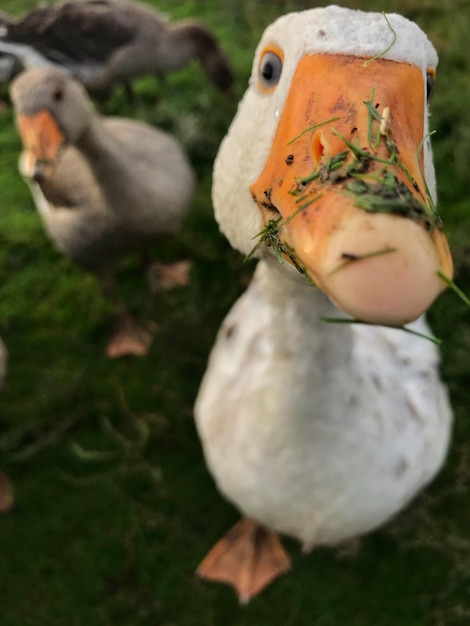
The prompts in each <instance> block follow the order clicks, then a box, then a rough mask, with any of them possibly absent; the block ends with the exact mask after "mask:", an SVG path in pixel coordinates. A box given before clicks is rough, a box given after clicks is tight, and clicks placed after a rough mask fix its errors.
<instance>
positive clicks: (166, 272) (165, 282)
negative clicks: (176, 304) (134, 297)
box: [149, 260, 192, 293]
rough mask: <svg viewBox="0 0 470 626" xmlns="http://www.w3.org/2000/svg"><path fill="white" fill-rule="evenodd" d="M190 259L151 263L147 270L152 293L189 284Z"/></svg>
mask: <svg viewBox="0 0 470 626" xmlns="http://www.w3.org/2000/svg"><path fill="white" fill-rule="evenodd" d="M191 267H192V263H191V261H184V260H183V261H176V262H175V263H169V264H166V263H153V265H152V267H151V268H150V271H149V287H150V291H152V293H155V292H156V291H160V290H163V291H169V290H170V289H175V288H176V287H186V285H188V284H189V272H190V271H191Z"/></svg>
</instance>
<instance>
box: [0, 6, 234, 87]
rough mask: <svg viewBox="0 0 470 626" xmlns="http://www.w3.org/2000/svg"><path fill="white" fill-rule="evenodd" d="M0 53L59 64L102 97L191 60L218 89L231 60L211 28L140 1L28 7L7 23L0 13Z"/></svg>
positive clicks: (227, 77) (225, 82)
mask: <svg viewBox="0 0 470 626" xmlns="http://www.w3.org/2000/svg"><path fill="white" fill-rule="evenodd" d="M2 23H3V28H2V31H3V32H0V51H2V52H4V53H10V54H12V55H16V56H17V57H18V58H19V59H20V60H21V62H22V63H23V65H24V66H25V67H36V66H43V65H60V66H62V67H64V68H66V69H67V70H69V71H70V72H71V73H72V75H73V76H74V77H75V78H76V79H77V80H79V81H80V82H82V83H83V84H84V85H85V87H86V88H87V89H88V90H89V91H91V92H94V93H97V94H103V95H106V94H109V93H110V91H111V90H112V89H113V88H114V87H115V86H116V85H118V84H126V85H129V84H130V83H131V82H132V81H133V80H135V79H137V78H139V77H142V76H148V75H153V76H163V75H165V74H167V73H168V72H172V71H175V70H178V69H181V68H183V67H185V66H186V65H187V64H188V63H189V62H190V61H192V60H198V61H199V62H200V63H201V66H202V68H203V70H204V72H205V73H206V75H207V76H208V78H209V79H210V80H211V81H212V82H213V83H214V84H215V85H216V86H217V88H219V89H220V90H222V91H226V90H228V89H229V88H230V86H231V84H232V82H233V75H232V70H231V67H230V64H229V62H228V60H227V58H226V56H225V55H224V53H223V52H222V50H221V48H220V46H219V44H218V42H217V41H216V39H215V37H214V36H213V35H212V33H211V32H210V31H209V30H208V29H207V28H206V27H205V26H203V25H202V24H201V23H199V22H197V21H196V20H186V21H183V20H182V21H179V22H175V23H171V22H168V21H167V20H166V19H165V18H164V17H163V16H162V15H160V14H158V13H157V12H155V11H153V10H152V9H151V8H150V7H147V6H145V5H144V4H139V3H134V2H132V3H131V2H126V1H125V0H83V1H82V0H78V1H74V2H65V3H58V4H54V5H51V6H47V7H42V8H38V9H34V10H33V11H31V12H30V13H28V14H26V15H25V16H23V17H22V18H20V19H18V20H16V21H14V20H12V19H10V18H8V16H4V17H3V20H2V19H1V17H0V24H2Z"/></svg>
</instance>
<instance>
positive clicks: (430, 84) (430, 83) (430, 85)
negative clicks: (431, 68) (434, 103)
mask: <svg viewBox="0 0 470 626" xmlns="http://www.w3.org/2000/svg"><path fill="white" fill-rule="evenodd" d="M433 93H434V74H432V73H431V72H428V73H427V74H426V102H429V101H430V100H431V98H432V96H433Z"/></svg>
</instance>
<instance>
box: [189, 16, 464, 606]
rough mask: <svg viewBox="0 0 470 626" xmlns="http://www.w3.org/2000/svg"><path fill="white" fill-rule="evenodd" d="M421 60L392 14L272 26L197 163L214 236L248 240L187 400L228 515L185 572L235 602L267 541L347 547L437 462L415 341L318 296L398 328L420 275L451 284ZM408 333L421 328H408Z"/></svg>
mask: <svg viewBox="0 0 470 626" xmlns="http://www.w3.org/2000/svg"><path fill="white" fill-rule="evenodd" d="M436 65H437V55H436V52H435V50H434V48H433V47H432V45H431V44H430V42H429V41H428V39H427V38H426V36H425V35H424V33H423V32H422V31H421V30H420V29H419V28H418V27H417V26H416V25H415V24H413V23H412V22H410V21H408V20H406V19H405V18H403V17H401V16H399V15H388V16H385V15H383V14H380V13H364V12H360V11H353V10H350V9H344V8H339V7H336V6H330V7H327V8H317V9H312V10H308V11H304V12H300V13H292V14H289V15H286V16H284V17H281V18H279V19H278V20H277V21H276V22H274V23H273V24H272V25H271V26H269V27H268V28H267V29H266V31H265V33H264V35H263V36H262V39H261V42H260V43H259V46H258V48H257V51H256V54H255V58H254V63H253V73H252V77H251V80H250V84H249V87H248V90H247V92H246V94H245V96H244V98H243V100H242V102H241V104H240V106H239V110H238V113H237V115H236V117H235V120H234V121H233V124H232V126H231V128H230V130H229V132H228V135H227V137H226V138H225V140H224V141H223V143H222V145H221V148H220V151H219V154H218V156H217V159H216V163H215V168H214V184H213V202H214V207H215V214H216V218H217V220H218V222H219V224H220V228H221V230H222V232H223V233H224V234H225V235H226V236H227V237H228V239H229V241H230V243H231V244H232V245H233V246H234V247H235V248H237V249H238V250H240V251H241V252H242V253H244V254H248V253H250V251H251V250H252V249H253V246H254V244H255V243H256V241H258V246H257V248H256V250H255V254H256V255H258V256H259V257H260V258H261V261H260V262H259V264H258V266H257V269H256V272H255V275H254V279H253V281H252V283H251V284H250V286H249V288H248V290H247V291H246V293H245V294H244V295H243V296H242V297H241V298H240V299H239V301H238V302H237V303H236V304H235V305H234V307H233V309H232V310H231V311H230V313H229V314H228V315H227V317H226V319H225V321H224V322H223V324H222V327H221V329H220V331H219V334H218V337H217V341H216V345H215V347H214V349H213V351H212V353H211V355H210V359H209V364H208V368H207V371H206V373H205V376H204V379H203V381H202V385H201V388H200V391H199V395H198V398H197V401H196V406H195V418H196V423H197V428H198V431H199V434H200V437H201V440H202V445H203V448H204V453H205V458H206V460H207V464H208V466H209V469H210V471H211V472H212V474H213V476H214V478H215V480H216V483H217V486H218V488H219V489H220V491H221V493H222V494H223V495H224V496H225V497H226V498H227V499H228V500H230V501H231V502H233V503H234V504H235V505H236V506H237V507H238V509H239V510H240V511H241V512H242V514H243V516H244V518H245V519H243V520H242V521H241V522H240V523H239V524H238V525H237V526H236V527H235V528H234V529H232V531H230V532H229V533H228V534H227V536H226V537H225V538H224V539H222V540H221V541H220V542H219V543H218V544H217V545H216V546H215V547H214V548H213V550H212V551H211V552H210V553H209V555H208V556H207V557H206V558H205V559H204V561H203V562H202V563H201V565H200V566H199V568H198V573H199V575H200V576H202V577H205V578H208V579H211V580H218V581H224V582H227V583H230V584H232V585H233V586H234V587H235V589H236V590H237V591H238V594H239V596H240V599H241V600H242V601H247V600H249V599H250V597H252V596H254V595H256V594H257V593H258V592H259V591H260V590H261V589H262V588H263V587H264V586H265V585H266V584H267V583H268V582H269V581H270V580H272V579H273V578H274V577H275V576H277V575H278V574H279V573H281V572H282V571H285V570H286V569H288V568H289V559H288V557H287V555H286V553H285V552H284V550H283V548H282V546H281V544H280V542H279V539H278V538H277V535H276V534H275V533H285V534H287V535H290V536H292V537H295V538H297V539H298V540H299V541H300V542H301V544H302V545H303V547H304V549H306V550H308V549H311V548H312V547H315V546H319V545H335V544H338V543H339V542H343V541H345V540H348V539H352V538H355V537H357V536H359V535H362V534H364V533H366V532H368V531H370V530H372V529H374V528H376V527H378V526H380V525H381V524H383V523H384V522H386V521H387V520H388V519H389V518H390V517H391V516H392V515H394V514H395V513H396V512H397V511H399V510H400V509H402V508H403V507H404V506H405V505H406V504H407V503H408V502H409V501H410V500H411V499H412V498H413V497H414V496H415V495H416V494H417V492H419V491H420V490H421V489H422V488H423V487H424V486H425V485H426V484H428V483H429V482H430V481H431V479H432V478H433V477H434V476H435V474H436V472H437V471H438V470H439V468H440V467H441V465H442V463H443V460H444V458H445V455H446V450H447V447H448V442H449V434H450V429H451V423H452V412H451V408H450V406H449V401H448V397H447V392H446V389H445V387H444V386H443V384H442V383H441V381H440V377H439V373H438V363H439V355H438V351H437V349H436V347H435V345H434V344H433V343H431V342H430V341H427V340H426V339H423V338H420V337H417V336H414V335H412V334H407V333H405V332H403V330H399V329H395V328H389V327H385V326H378V325H361V324H359V325H356V324H354V325H352V324H328V323H326V322H325V321H323V320H322V318H323V317H340V316H342V315H344V314H343V313H341V312H340V310H339V309H338V308H337V307H336V306H335V305H334V304H333V303H332V300H333V301H335V302H336V303H337V304H338V305H339V306H340V307H341V309H342V310H343V311H345V312H346V313H348V314H349V315H352V316H353V317H355V318H359V319H362V320H365V321H368V322H370V323H372V324H386V325H387V326H388V325H391V326H393V325H400V324H402V323H408V322H411V321H412V320H415V319H416V318H418V317H419V316H420V315H422V313H423V312H424V311H425V310H426V309H427V308H428V306H429V305H430V304H431V302H432V301H433V300H434V298H435V297H436V296H437V295H438V293H439V292H440V291H441V290H442V289H443V288H444V286H445V285H444V281H443V280H441V278H440V277H438V275H437V272H438V271H441V272H442V273H443V274H445V275H447V276H450V275H451V274H452V261H451V259H450V254H449V250H448V247H447V243H446V240H445V237H444V236H443V234H442V230H441V224H440V221H439V218H438V217H437V214H436V213H435V210H434V205H433V198H434V197H435V178H434V170H433V163H432V156H431V148H430V145H429V140H428V124H427V105H426V101H427V94H428V96H429V92H430V88H431V84H432V80H433V76H434V73H435V67H436ZM307 129H308V130H307ZM257 235H258V238H257V237H256V236H257ZM273 248H274V250H273ZM276 257H278V258H276ZM279 260H280V261H282V262H281V263H279ZM297 270H300V272H299V271H297ZM302 272H303V273H304V274H306V275H307V277H308V278H310V279H312V280H313V281H314V282H315V283H316V285H318V286H319V287H321V289H322V291H320V290H318V289H315V288H314V287H312V285H311V282H310V281H309V280H306V278H305V276H303V275H302ZM325 294H327V295H325ZM327 296H329V298H330V299H329V298H328V297H327ZM411 328H413V329H414V330H415V331H417V332H421V333H425V334H429V332H430V331H429V329H428V327H427V326H426V322H425V321H424V319H423V318H422V317H421V318H420V319H418V321H416V322H415V323H414V324H412V325H411Z"/></svg>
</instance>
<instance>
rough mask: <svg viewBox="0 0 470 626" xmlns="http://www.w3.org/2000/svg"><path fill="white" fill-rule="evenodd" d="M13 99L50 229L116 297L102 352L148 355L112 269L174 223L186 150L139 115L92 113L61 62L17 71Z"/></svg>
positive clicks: (186, 182)
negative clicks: (112, 329)
mask: <svg viewBox="0 0 470 626" xmlns="http://www.w3.org/2000/svg"><path fill="white" fill-rule="evenodd" d="M10 96H11V99H12V102H13V105H14V107H15V111H16V120H17V125H18V128H19V132H20V135H21V138H22V142H23V148H24V150H23V153H22V155H21V157H20V171H21V173H22V175H23V176H24V177H25V179H26V181H27V182H28V184H29V186H30V189H31V192H32V195H33V199H34V202H35V204H36V207H37V209H38V211H39V213H40V216H41V218H42V221H43V224H44V227H45V230H46V232H47V234H48V235H49V237H50V238H51V239H52V241H53V243H54V244H55V246H56V248H58V249H59V250H60V251H61V252H62V253H63V254H65V255H66V256H67V257H68V258H70V259H71V260H72V261H74V262H75V263H77V264H78V265H79V266H81V267H82V268H84V269H85V270H88V271H90V272H92V273H94V274H95V275H96V276H97V277H98V279H99V280H100V282H101V285H102V287H103V291H104V293H105V294H107V295H109V296H111V297H112V298H113V299H114V301H115V306H116V316H117V319H118V329H117V332H116V334H115V335H114V337H112V338H111V340H110V342H109V344H108V348H107V353H108V356H110V357H118V356H122V355H125V354H135V355H143V354H146V352H147V350H148V348H149V345H150V343H151V332H150V331H149V329H148V328H146V327H142V326H139V325H138V324H137V323H136V322H135V321H134V320H132V319H131V317H130V315H129V314H128V313H127V312H126V310H125V308H124V307H123V305H122V304H121V303H120V302H119V300H118V299H117V298H116V292H115V286H114V269H115V266H116V264H117V263H119V261H120V260H121V259H122V258H123V257H124V256H125V255H127V254H129V253H132V252H139V253H144V252H145V251H146V250H147V249H148V247H149V246H150V245H152V244H154V243H155V242H156V241H158V240H159V239H160V238H161V237H164V236H168V235H173V234H175V233H176V232H177V231H178V230H179V229H180V227H181V224H182V221H183V218H184V217H185V215H186V213H187V212H188V210H189V208H190V205H191V200H192V194H193V187H194V176H193V171H192V168H191V166H190V164H189V162H188V160H187V158H186V156H185V154H184V152H183V150H182V148H181V147H180V145H179V144H178V143H177V142H176V140H175V139H174V138H173V137H171V136H169V135H168V134H166V133H164V132H162V131H160V130H157V129H155V128H153V127H151V126H149V125H147V124H144V123H142V122H138V121H133V120H126V119H121V118H105V117H102V116H100V115H98V113H96V112H95V110H94V109H93V107H92V106H91V104H90V101H89V98H88V97H87V94H86V92H85V89H84V88H83V86H82V85H81V84H80V83H78V82H77V81H75V80H74V79H72V78H71V77H70V76H69V75H68V74H67V73H65V72H64V71H63V70H62V69H57V68H36V69H32V70H27V71H26V72H23V73H22V74H20V75H19V76H18V77H17V78H16V79H15V80H14V81H13V83H12V85H11V88H10Z"/></svg>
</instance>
